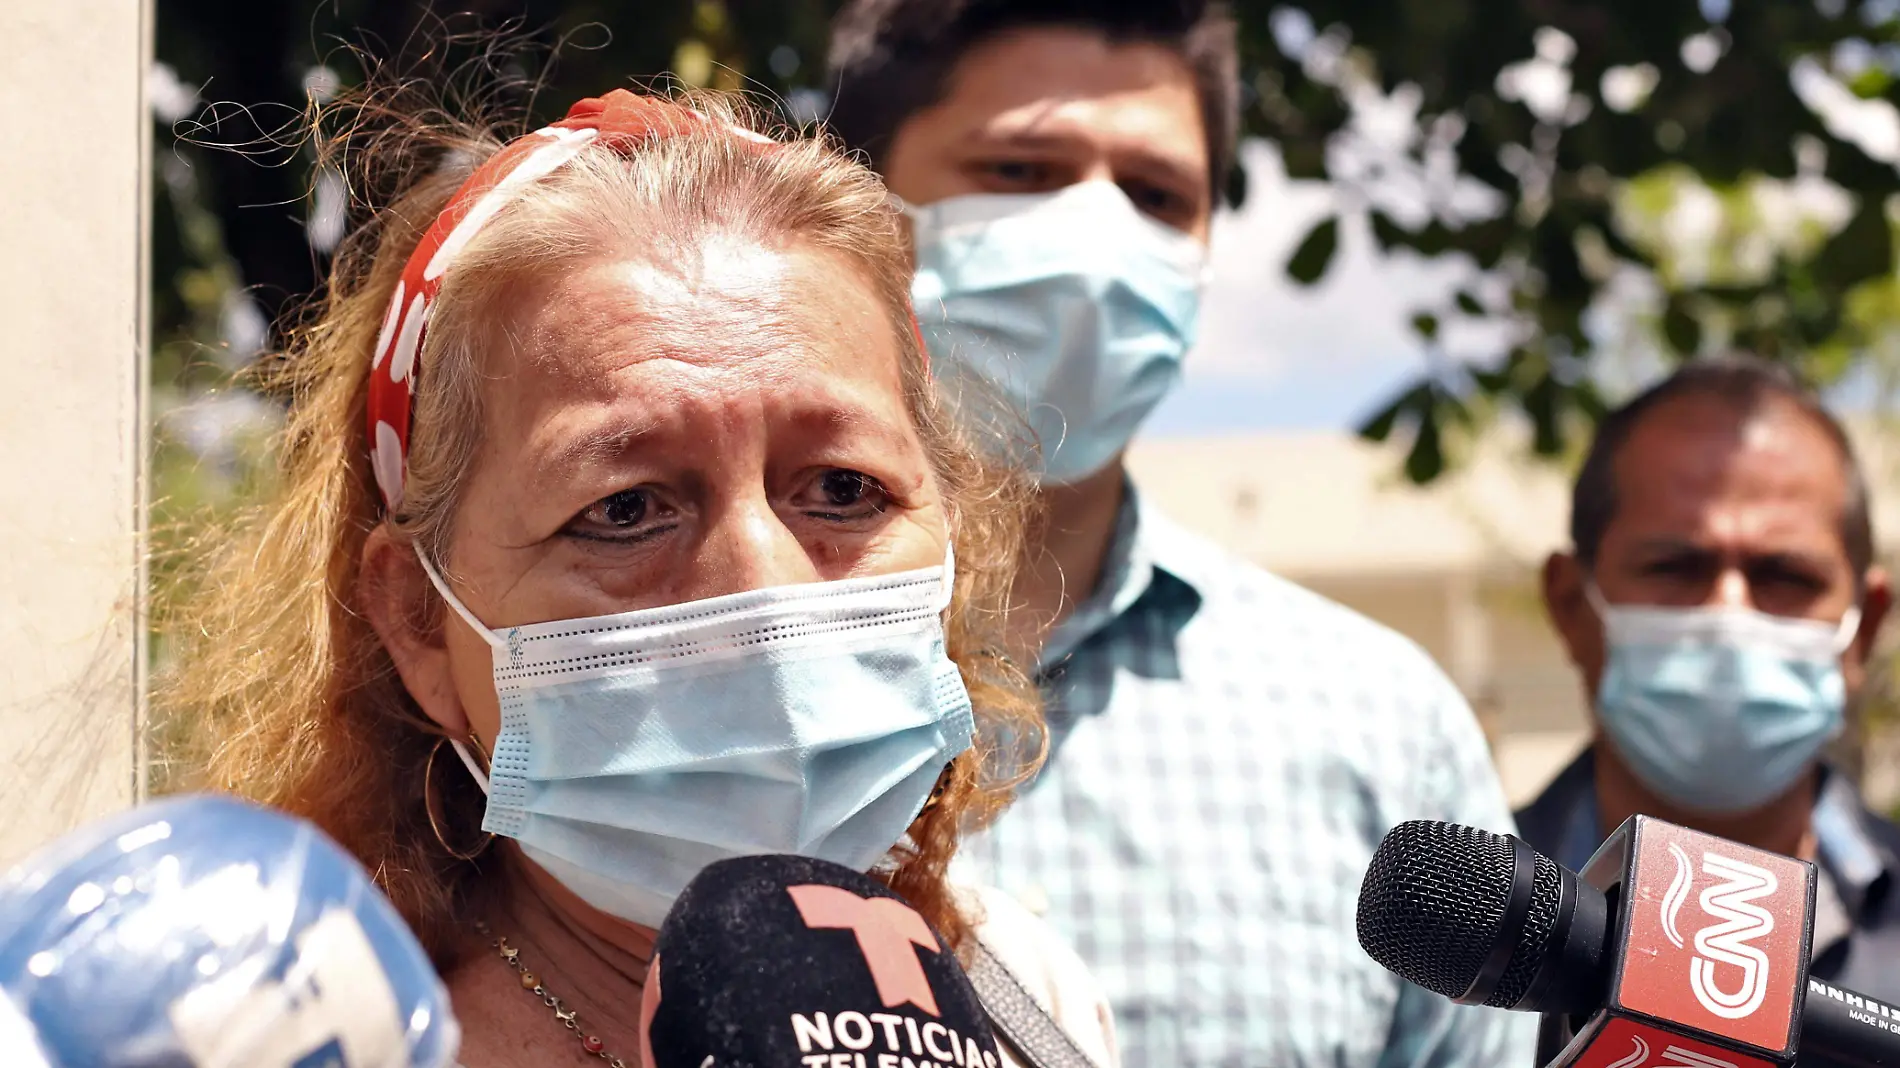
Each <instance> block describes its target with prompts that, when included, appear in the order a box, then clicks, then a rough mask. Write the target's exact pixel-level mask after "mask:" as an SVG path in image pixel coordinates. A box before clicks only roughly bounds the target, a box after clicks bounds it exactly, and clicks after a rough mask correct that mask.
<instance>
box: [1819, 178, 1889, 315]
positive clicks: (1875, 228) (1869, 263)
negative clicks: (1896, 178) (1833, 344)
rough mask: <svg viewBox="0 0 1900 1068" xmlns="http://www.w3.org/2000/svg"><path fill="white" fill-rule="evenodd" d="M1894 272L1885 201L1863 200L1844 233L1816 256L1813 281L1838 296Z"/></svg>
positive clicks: (1879, 199)
mask: <svg viewBox="0 0 1900 1068" xmlns="http://www.w3.org/2000/svg"><path fill="white" fill-rule="evenodd" d="M1892 270H1893V228H1892V227H1891V226H1889V225H1888V223H1887V211H1886V206H1885V205H1884V204H1883V203H1882V198H1880V197H1876V196H1863V197H1861V204H1860V210H1859V211H1856V212H1855V213H1854V217H1853V218H1852V219H1849V220H1848V222H1847V225H1846V226H1844V227H1842V228H1841V232H1840V233H1838V234H1835V235H1834V238H1833V240H1831V241H1829V242H1828V243H1827V246H1826V247H1825V248H1823V249H1821V252H1820V254H1819V255H1817V256H1815V257H1814V279H1815V281H1816V282H1818V283H1819V284H1821V285H1822V286H1825V287H1827V288H1829V289H1832V290H1834V291H1835V292H1836V293H1837V294H1838V293H1844V292H1845V291H1846V290H1848V289H1852V288H1853V287H1854V286H1855V285H1857V284H1859V283H1861V282H1864V281H1866V280H1867V279H1869V278H1877V277H1879V276H1881V275H1884V274H1888V273H1890V272H1891V271H1892Z"/></svg>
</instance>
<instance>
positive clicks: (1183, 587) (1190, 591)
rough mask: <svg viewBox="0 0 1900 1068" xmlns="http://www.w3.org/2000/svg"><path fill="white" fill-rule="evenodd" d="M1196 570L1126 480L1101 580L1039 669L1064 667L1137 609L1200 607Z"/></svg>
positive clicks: (1046, 648)
mask: <svg viewBox="0 0 1900 1068" xmlns="http://www.w3.org/2000/svg"><path fill="white" fill-rule="evenodd" d="M1194 565H1195V558H1194V556H1193V555H1192V554H1191V553H1190V552H1189V549H1188V546H1186V545H1183V544H1182V539H1181V537H1180V532H1179V531H1177V530H1176V529H1175V528H1174V527H1173V525H1172V524H1170V523H1168V522H1167V520H1166V519H1165V518H1164V517H1163V516H1162V515H1161V514H1160V513H1158V512H1156V511H1155V510H1154V509H1153V508H1151V507H1149V506H1147V505H1146V504H1144V503H1143V501H1142V497H1141V494H1140V493H1139V492H1137V491H1136V489H1135V484H1134V483H1133V482H1132V481H1130V480H1128V479H1127V478H1126V477H1124V478H1123V479H1122V503H1121V508H1120V509H1119V510H1118V511H1117V513H1116V515H1115V530H1114V533H1112V534H1111V535H1110V536H1109V541H1108V552H1107V553H1106V554H1105V555H1104V556H1103V557H1102V577H1101V579H1100V580H1099V581H1098V582H1097V583H1096V585H1095V589H1094V590H1093V591H1091V592H1090V593H1089V595H1088V596H1087V597H1085V598H1083V600H1082V602H1081V603H1080V604H1078V605H1076V607H1075V611H1073V612H1071V613H1069V617H1068V618H1067V619H1064V620H1063V621H1062V622H1061V623H1058V624H1057V625H1056V628H1055V630H1054V631H1052V632H1051V633H1050V635H1049V640H1048V641H1046V642H1044V643H1043V647H1042V656H1041V658H1040V660H1039V662H1038V667H1039V669H1040V670H1042V671H1048V670H1049V669H1050V668H1052V667H1055V666H1056V665H1058V664H1060V663H1062V661H1064V660H1065V659H1067V658H1068V657H1069V655H1070V654H1071V653H1073V652H1075V650H1076V647H1078V646H1080V645H1081V644H1082V643H1083V642H1085V641H1087V640H1088V639H1089V638H1091V637H1093V636H1095V635H1096V634H1098V633H1100V632H1101V631H1103V630H1105V629H1107V628H1108V627H1109V626H1110V625H1111V624H1113V623H1114V622H1115V621H1116V620H1118V619H1120V618H1122V617H1123V616H1125V615H1128V614H1129V613H1130V612H1131V611H1133V610H1135V609H1136V607H1137V606H1138V605H1141V606H1146V605H1147V604H1149V603H1157V602H1162V601H1165V602H1167V603H1175V602H1178V601H1180V600H1182V599H1183V598H1186V599H1188V600H1189V601H1190V603H1192V604H1198V603H1199V602H1200V599H1201V597H1202V591H1203V583H1204V581H1205V579H1204V578H1201V577H1199V576H1197V575H1196V574H1195V572H1196V570H1197V569H1196V568H1195V566H1194Z"/></svg>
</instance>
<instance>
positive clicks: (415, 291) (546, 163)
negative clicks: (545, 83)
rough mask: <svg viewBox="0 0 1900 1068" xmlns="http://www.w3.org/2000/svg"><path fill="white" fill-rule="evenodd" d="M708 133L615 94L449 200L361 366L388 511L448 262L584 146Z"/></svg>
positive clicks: (651, 104) (483, 171)
mask: <svg viewBox="0 0 1900 1068" xmlns="http://www.w3.org/2000/svg"><path fill="white" fill-rule="evenodd" d="M708 125H709V120H708V119H707V118H706V117H705V116H704V115H702V114H700V113H699V112H697V111H693V110H691V109H689V108H685V107H682V106H680V105H678V104H673V103H669V102H667V101H665V100H660V99H657V98H654V97H649V96H639V95H636V94H634V93H630V92H628V91H627V90H625V89H616V90H614V91H613V92H611V93H608V94H607V95H606V96H602V97H592V98H589V99H587V100H583V101H581V102H580V103H578V104H575V105H574V106H573V108H571V109H569V111H568V113H567V117H566V118H564V119H562V120H561V121H559V122H556V123H553V124H552V125H549V126H547V127H545V128H543V129H540V130H537V131H535V132H534V133H531V134H529V135H527V136H526V137H522V138H520V139H518V140H516V141H514V142H512V143H510V144H509V145H508V146H507V147H506V148H503V149H502V150H501V151H500V152H498V153H496V155H495V156H494V157H493V158H492V159H490V160H489V161H488V162H486V163H484V164H482V166H481V167H480V168H479V169H478V170H476V172H475V173H474V174H473V175H471V176H470V177H469V179H468V181H466V182H464V183H462V188H460V189H458V190H456V192H455V195H454V196H453V197H451V198H449V202H448V206H447V207H444V208H443V209H442V214H440V215H438V216H437V217H436V220H435V223H434V225H432V226H430V227H429V231H428V233H426V234H424V235H423V237H422V243H421V244H419V245H417V246H416V250H415V252H413V253H411V254H410V256H409V263H408V265H407V266H405V267H404V268H403V271H402V280H401V281H399V282H397V283H396V292H395V294H394V295H393V296H391V297H390V299H389V311H388V312H387V314H385V315H384V316H383V332H382V335H381V336H380V337H378V338H377V339H376V351H375V356H374V358H373V361H372V363H371V364H370V375H369V404H368V409H369V441H370V451H369V458H370V468H371V469H372V470H373V471H374V472H375V473H376V485H377V487H378V488H379V489H381V490H382V494H383V504H384V505H385V506H386V507H387V509H388V510H389V511H390V512H392V513H393V512H395V511H397V510H398V509H399V508H401V507H402V497H403V483H404V480H405V479H406V478H407V475H408V457H409V415H410V407H411V402H412V400H413V398H414V396H415V381H416V374H417V372H418V371H419V370H420V368H418V367H417V362H418V360H419V359H420V357H421V355H422V339H423V336H424V334H425V333H426V332H427V331H428V326H429V315H430V313H431V312H432V311H433V310H434V308H435V301H436V297H437V296H438V295H439V294H440V293H441V292H442V280H443V278H444V277H445V276H446V275H447V274H448V271H449V267H450V266H451V265H452V264H453V263H454V262H455V257H456V256H457V255H459V254H460V253H461V251H462V250H463V249H464V248H467V247H468V243H469V242H470V241H472V240H474V238H475V235H476V234H478V233H480V232H481V229H482V227H483V226H485V225H487V224H488V221H489V220H490V219H493V218H494V217H495V215H496V214H497V213H498V212H500V211H501V209H502V208H504V207H506V206H507V205H508V202H509V201H511V200H512V199H514V197H515V195H516V194H517V193H519V192H520V191H521V189H522V187H524V186H526V185H527V184H528V183H530V182H533V181H535V180H537V179H539V178H543V177H546V176H547V175H549V174H552V173H553V172H554V171H556V170H559V169H560V168H561V166H562V165H563V164H565V163H567V161H569V160H571V159H573V158H574V157H575V156H577V155H579V154H580V152H581V150H582V149H584V148H586V147H587V146H588V145H590V144H593V143H594V142H596V141H600V142H603V143H606V144H610V145H612V146H613V147H615V148H616V149H618V150H620V151H621V152H623V153H629V154H630V153H632V152H635V151H637V150H638V149H639V148H640V147H641V146H643V145H646V144H648V143H650V142H652V141H655V140H658V139H661V138H664V137H669V136H672V135H675V134H681V133H686V132H688V131H692V130H700V129H705V128H707V126H708ZM729 129H730V131H731V133H732V134H733V136H735V137H739V138H743V139H745V140H748V141H755V142H758V143H759V144H761V145H772V144H774V143H775V142H773V141H772V139H771V138H768V137H765V136H762V135H760V134H757V133H754V132H753V131H751V130H745V129H741V128H739V127H736V126H735V127H729Z"/></svg>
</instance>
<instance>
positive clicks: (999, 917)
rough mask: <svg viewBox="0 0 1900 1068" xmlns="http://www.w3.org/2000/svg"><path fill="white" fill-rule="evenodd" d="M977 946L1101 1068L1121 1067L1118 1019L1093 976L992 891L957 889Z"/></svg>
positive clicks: (1045, 928) (1037, 923) (1054, 937)
mask: <svg viewBox="0 0 1900 1068" xmlns="http://www.w3.org/2000/svg"><path fill="white" fill-rule="evenodd" d="M957 895H958V901H959V903H960V904H962V905H963V908H964V911H965V913H966V914H967V915H968V916H969V917H970V919H971V923H972V925H973V929H974V931H975V934H976V938H977V941H979V942H981V943H982V944H983V948H984V949H987V950H988V951H989V953H990V956H991V958H993V959H994V960H995V961H996V963H998V964H1000V965H1002V966H1003V968H1004V969H1006V970H1007V971H1008V972H1009V973H1010V975H1011V976H1013V977H1014V978H1015V979H1016V981H1017V982H1018V983H1019V984H1021V985H1022V987H1023V988H1024V989H1025V990H1026V991H1028V993H1029V995H1030V996H1031V997H1033V998H1034V999H1035V1000H1036V1004H1037V1005H1038V1006H1040V1007H1041V1008H1042V1010H1043V1011H1044V1012H1046V1013H1048V1014H1049V1016H1050V1018H1052V1019H1053V1020H1055V1022H1056V1023H1057V1024H1059V1025H1061V1027H1062V1029H1063V1030H1064V1031H1066V1032H1067V1033H1068V1035H1069V1037H1070V1038H1071V1039H1073V1040H1074V1042H1075V1044H1076V1046H1077V1047H1078V1048H1079V1049H1080V1050H1081V1051H1082V1052H1083V1053H1084V1054H1086V1055H1087V1056H1088V1058H1089V1059H1090V1060H1091V1061H1094V1062H1095V1063H1096V1064H1097V1065H1100V1066H1101V1068H1118V1066H1119V1065H1120V1064H1121V1053H1120V1050H1119V1049H1118V1048H1117V1047H1116V1044H1115V1022H1114V1016H1113V1014H1112V1013H1111V1012H1110V1010H1109V1007H1108V998H1107V996H1106V995H1104V994H1103V993H1102V988H1101V985H1100V984H1099V983H1097V982H1096V980H1095V975H1094V973H1092V972H1090V971H1089V969H1088V965H1086V964H1084V963H1082V958H1081V957H1078V956H1076V953H1075V950H1074V949H1072V948H1070V946H1069V944H1068V943H1067V942H1065V941H1064V940H1063V939H1062V937H1061V936H1060V935H1058V934H1057V933H1056V932H1055V930H1054V929H1053V928H1051V927H1050V926H1049V925H1048V924H1046V923H1044V922H1043V921H1042V920H1040V919H1038V918H1036V917H1035V916H1034V915H1032V914H1031V913H1030V912H1029V910H1028V909H1026V908H1024V907H1023V906H1022V905H1021V903H1019V902H1018V901H1017V900H1016V899H1015V898H1013V897H1011V896H1009V895H1008V894H1006V893H1004V892H1003V891H1001V890H998V889H997V888H995V887H992V886H976V885H964V886H959V887H958V888H957Z"/></svg>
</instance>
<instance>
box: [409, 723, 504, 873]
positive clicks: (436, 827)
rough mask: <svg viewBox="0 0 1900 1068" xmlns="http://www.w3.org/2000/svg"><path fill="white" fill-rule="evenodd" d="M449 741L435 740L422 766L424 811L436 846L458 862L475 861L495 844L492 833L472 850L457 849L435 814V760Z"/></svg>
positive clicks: (486, 834)
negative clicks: (433, 834) (450, 842)
mask: <svg viewBox="0 0 1900 1068" xmlns="http://www.w3.org/2000/svg"><path fill="white" fill-rule="evenodd" d="M447 741H448V739H447V738H437V739H436V740H435V746H434V747H433V748H431V749H430V750H429V760H428V762H427V763H425V764H424V765H423V766H422V811H423V812H424V813H425V814H426V815H427V816H428V817H429V830H431V831H434V832H435V841H436V844H437V845H439V846H441V847H442V850H443V852H445V853H447V854H448V855H449V856H451V857H454V858H455V859H456V860H467V861H473V860H476V859H477V858H479V857H480V856H481V855H482V854H483V853H486V852H488V847H489V846H490V845H493V844H494V841H495V836H494V834H493V833H492V832H486V833H484V834H483V836H482V841H481V844H480V845H477V846H476V847H475V848H474V849H472V850H459V849H456V848H455V847H454V846H452V845H450V844H449V840H448V837H447V836H446V835H444V834H443V833H442V821H441V820H440V819H439V818H437V816H436V814H435V809H436V801H435V758H436V754H438V753H440V752H442V746H443V744H444V743H446V742H447ZM476 749H477V750H478V751H479V750H480V749H481V746H480V744H479V743H478V744H477V745H476ZM482 755H483V756H487V755H488V754H486V753H483V754H482Z"/></svg>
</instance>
